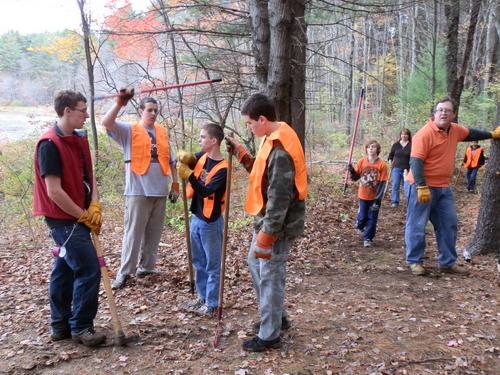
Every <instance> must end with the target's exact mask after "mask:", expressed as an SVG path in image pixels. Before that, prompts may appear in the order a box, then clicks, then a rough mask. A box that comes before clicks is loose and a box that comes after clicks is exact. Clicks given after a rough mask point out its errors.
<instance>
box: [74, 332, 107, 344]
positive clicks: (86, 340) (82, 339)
mask: <svg viewBox="0 0 500 375" xmlns="http://www.w3.org/2000/svg"><path fill="white" fill-rule="evenodd" d="M72 338H73V341H74V342H76V343H77V344H83V345H85V346H90V347H92V346H97V345H99V344H102V343H103V342H104V341H106V335H105V334H104V333H97V332H96V331H95V330H94V329H93V328H85V329H84V330H83V331H80V332H78V333H77V334H75V335H72Z"/></svg>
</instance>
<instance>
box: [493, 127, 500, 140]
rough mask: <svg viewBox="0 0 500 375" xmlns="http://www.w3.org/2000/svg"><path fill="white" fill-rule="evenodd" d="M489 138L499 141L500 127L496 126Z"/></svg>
mask: <svg viewBox="0 0 500 375" xmlns="http://www.w3.org/2000/svg"><path fill="white" fill-rule="evenodd" d="M491 138H493V139H500V126H497V128H496V129H495V130H493V131H492V132H491Z"/></svg>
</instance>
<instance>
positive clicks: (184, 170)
mask: <svg viewBox="0 0 500 375" xmlns="http://www.w3.org/2000/svg"><path fill="white" fill-rule="evenodd" d="M177 173H178V174H179V177H180V178H181V179H183V180H187V179H189V176H191V174H192V173H193V170H192V169H191V168H189V167H188V166H187V165H186V164H184V163H181V162H177Z"/></svg>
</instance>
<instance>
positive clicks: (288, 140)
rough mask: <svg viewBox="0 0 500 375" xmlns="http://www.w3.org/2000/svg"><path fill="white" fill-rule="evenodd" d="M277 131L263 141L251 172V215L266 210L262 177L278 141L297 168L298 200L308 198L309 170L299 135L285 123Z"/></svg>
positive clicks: (248, 206)
mask: <svg viewBox="0 0 500 375" xmlns="http://www.w3.org/2000/svg"><path fill="white" fill-rule="evenodd" d="M279 124H280V126H279V128H278V129H277V130H275V131H274V132H272V133H271V134H270V135H269V136H267V137H265V138H264V139H263V140H262V144H261V146H260V148H259V151H258V152H257V156H256V158H255V161H254V163H253V167H252V171H251V172H250V177H249V179H250V184H249V186H248V193H247V199H246V202H245V211H246V212H248V213H249V214H250V215H257V214H258V213H259V212H260V211H261V210H262V209H263V208H264V198H263V196H262V177H263V176H264V172H265V170H266V167H267V158H268V157H269V154H270V153H271V150H272V149H273V147H274V142H275V141H278V142H279V143H280V144H281V145H282V146H283V148H284V149H285V150H286V152H288V153H289V154H290V156H291V158H292V160H293V164H294V166H295V188H296V189H297V192H298V194H299V196H298V199H299V200H301V201H303V200H304V199H306V196H307V169H306V163H305V159H304V151H303V149H302V145H301V143H300V140H299V138H298V137H297V133H295V130H293V129H292V128H291V127H290V126H289V125H288V124H286V123H285V122H280V123H279Z"/></svg>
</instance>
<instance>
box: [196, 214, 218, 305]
mask: <svg viewBox="0 0 500 375" xmlns="http://www.w3.org/2000/svg"><path fill="white" fill-rule="evenodd" d="M223 229H224V218H223V217H222V215H221V216H220V217H219V218H218V219H217V220H216V221H214V222H211V223H208V222H206V221H205V220H202V219H199V218H198V217H197V216H196V215H193V218H192V219H191V255H192V257H193V266H194V268H195V270H196V276H195V284H196V291H197V293H198V296H199V297H200V298H201V299H202V300H204V301H205V303H206V304H207V305H208V306H210V307H217V306H219V279H220V266H221V265H220V260H221V251H222V235H223Z"/></svg>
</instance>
